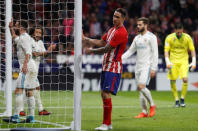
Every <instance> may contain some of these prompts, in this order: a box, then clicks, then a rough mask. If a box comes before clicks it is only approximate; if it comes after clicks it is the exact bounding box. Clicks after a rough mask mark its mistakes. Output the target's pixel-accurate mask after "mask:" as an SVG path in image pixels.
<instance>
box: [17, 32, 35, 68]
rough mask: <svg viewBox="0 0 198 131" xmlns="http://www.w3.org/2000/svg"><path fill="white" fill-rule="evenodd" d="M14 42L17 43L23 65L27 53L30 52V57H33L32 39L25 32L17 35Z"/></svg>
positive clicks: (18, 54)
mask: <svg viewBox="0 0 198 131" xmlns="http://www.w3.org/2000/svg"><path fill="white" fill-rule="evenodd" d="M14 42H15V43H16V45H17V57H18V61H19V64H20V67H21V66H22V65H23V63H24V60H25V55H26V54H29V55H30V59H32V39H31V37H30V36H29V35H28V34H27V33H23V34H21V35H20V36H18V37H16V38H15V40H14ZM21 68H22V67H21Z"/></svg>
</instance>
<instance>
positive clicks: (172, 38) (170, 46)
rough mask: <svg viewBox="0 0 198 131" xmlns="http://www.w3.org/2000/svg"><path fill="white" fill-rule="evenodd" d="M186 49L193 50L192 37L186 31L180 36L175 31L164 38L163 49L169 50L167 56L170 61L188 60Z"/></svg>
mask: <svg viewBox="0 0 198 131" xmlns="http://www.w3.org/2000/svg"><path fill="white" fill-rule="evenodd" d="M188 49H190V51H194V50H195V48H194V44H193V40H192V38H191V37H190V35H188V34H186V33H182V35H181V37H180V38H178V37H177V36H176V33H172V34H169V35H168V36H167V37H166V39H165V45H164V51H165V52H170V57H169V58H170V61H171V62H172V63H182V62H188V57H189V56H188Z"/></svg>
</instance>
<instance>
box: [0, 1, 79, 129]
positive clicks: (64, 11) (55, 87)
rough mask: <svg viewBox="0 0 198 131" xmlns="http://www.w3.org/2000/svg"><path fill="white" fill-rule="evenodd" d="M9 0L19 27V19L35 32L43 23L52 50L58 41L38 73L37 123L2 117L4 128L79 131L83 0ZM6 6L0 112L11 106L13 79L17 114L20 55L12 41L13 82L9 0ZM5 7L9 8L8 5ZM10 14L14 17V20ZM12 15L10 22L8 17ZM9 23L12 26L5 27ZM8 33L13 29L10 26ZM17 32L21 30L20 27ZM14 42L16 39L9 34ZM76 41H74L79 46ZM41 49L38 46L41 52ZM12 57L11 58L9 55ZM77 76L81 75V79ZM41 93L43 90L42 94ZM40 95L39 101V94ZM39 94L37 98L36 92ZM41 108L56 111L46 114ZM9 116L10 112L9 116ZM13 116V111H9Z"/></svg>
mask: <svg viewBox="0 0 198 131" xmlns="http://www.w3.org/2000/svg"><path fill="white" fill-rule="evenodd" d="M8 1H10V5H11V7H10V9H9V11H10V12H11V16H12V18H13V24H14V27H16V26H17V25H16V23H17V22H19V21H22V20H23V21H24V20H25V21H26V22H27V23H28V28H27V32H28V34H30V35H33V32H32V29H34V28H35V27H38V26H39V27H42V31H43V32H42V34H43V36H42V38H41V40H42V41H43V43H44V47H45V49H46V50H47V49H48V47H50V46H51V45H56V47H55V48H54V49H53V51H50V53H48V55H46V56H42V57H41V60H40V66H39V71H38V80H39V83H40V90H39V88H37V94H36V93H34V97H35V102H36V104H35V121H36V122H35V123H17V124H13V123H6V122H4V121H3V120H2V118H0V128H61V129H74V130H80V128H81V77H79V76H81V74H80V72H81V66H80V65H81V29H82V27H81V14H82V12H81V10H82V9H81V5H82V1H81V0H8ZM0 2H1V3H0V9H1V12H0V14H1V19H0V21H1V25H0V26H1V30H0V31H1V32H0V33H1V35H0V36H1V37H0V44H1V46H0V51H1V54H0V58H1V67H0V70H1V72H0V73H1V74H0V78H1V79H0V86H1V87H0V113H3V112H4V111H5V110H7V109H6V106H7V104H8V103H7V102H6V98H7V95H6V94H7V91H6V90H5V89H6V87H7V84H6V83H12V84H11V86H12V88H11V90H12V96H11V95H10V96H9V98H11V100H10V101H11V102H12V104H11V105H12V106H11V107H12V110H11V112H12V115H13V113H14V105H15V103H14V100H15V99H14V98H15V95H14V90H15V88H16V79H17V77H18V75H19V72H20V67H19V62H18V58H17V48H16V45H15V44H14V42H12V43H11V44H10V45H11V50H12V53H11V54H12V60H11V65H12V72H11V73H12V74H11V78H12V80H11V81H9V82H6V77H7V75H6V76H5V74H7V72H6V68H7V66H6V64H7V63H6V61H5V57H6V55H7V53H6V52H7V47H6V42H7V39H6V28H9V27H8V21H6V15H7V13H8V9H6V8H7V5H6V4H8V2H7V0H0ZM5 5H6V6H5ZM11 16H10V18H9V17H8V19H9V21H10V20H11ZM8 19H7V20H8ZM6 22H7V26H6ZM8 31H9V29H8ZM15 32H16V34H17V35H19V31H18V30H17V28H16V29H15ZM10 40H11V38H10ZM74 43H75V44H74ZM38 51H39V50H38ZM6 58H7V57H6ZM76 76H78V77H76ZM38 92H39V93H38ZM38 94H40V100H39V97H38ZM35 95H37V96H35ZM26 99H27V98H26V96H25V93H24V108H23V109H21V111H24V112H25V115H26V116H20V119H21V120H24V119H26V117H27V116H28V105H27V101H26ZM42 111H48V112H50V113H51V114H49V115H43V112H42ZM4 115H6V114H4ZM7 116H10V114H7Z"/></svg>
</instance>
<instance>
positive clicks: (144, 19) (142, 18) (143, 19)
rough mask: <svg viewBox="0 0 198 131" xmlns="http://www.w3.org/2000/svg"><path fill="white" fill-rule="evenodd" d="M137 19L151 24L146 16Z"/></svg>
mask: <svg viewBox="0 0 198 131" xmlns="http://www.w3.org/2000/svg"><path fill="white" fill-rule="evenodd" d="M137 21H143V23H144V24H146V25H148V24H149V19H148V18H146V17H140V18H138V19H137Z"/></svg>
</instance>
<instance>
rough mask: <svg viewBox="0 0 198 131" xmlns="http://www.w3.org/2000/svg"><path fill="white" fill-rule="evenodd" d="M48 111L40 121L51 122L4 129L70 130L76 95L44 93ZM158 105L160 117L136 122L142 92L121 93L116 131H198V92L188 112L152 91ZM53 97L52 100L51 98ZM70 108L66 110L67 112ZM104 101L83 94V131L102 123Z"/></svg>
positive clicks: (189, 102) (168, 96)
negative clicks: (59, 128) (61, 128)
mask: <svg viewBox="0 0 198 131" xmlns="http://www.w3.org/2000/svg"><path fill="white" fill-rule="evenodd" d="M41 96H42V100H43V103H44V106H45V107H46V109H48V110H49V111H51V112H52V114H51V115H50V116H38V113H37V109H36V113H35V114H36V117H35V119H36V120H40V121H45V122H51V123H44V124H42V123H40V122H37V123H35V124H7V123H5V122H2V118H0V128H1V129H2V128H16V127H23V128H24V127H29V128H32V127H33V128H52V127H60V126H58V125H54V124H53V123H58V124H61V125H67V126H69V124H70V122H71V121H72V117H73V115H72V113H73V108H72V103H73V101H72V99H73V94H72V92H61V91H59V92H57V91H52V92H47V91H43V92H41ZM152 96H153V99H154V101H155V103H156V105H157V113H156V115H155V116H154V117H152V118H143V119H135V118H133V116H135V115H137V114H139V113H140V112H141V108H140V103H139V93H138V92H118V94H117V96H112V104H113V111H112V124H113V131H181V130H182V131H196V130H198V110H197V109H198V102H197V100H198V92H190V91H189V92H188V94H187V97H186V100H185V102H186V107H185V108H181V107H180V108H174V107H173V106H174V100H173V96H172V93H171V92H157V91H152ZM50 97H51V98H50ZM65 107H66V108H65ZM102 114H103V110H102V100H101V97H100V93H99V92H83V94H82V130H87V131H91V130H94V128H95V127H97V126H100V125H101V122H102Z"/></svg>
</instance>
